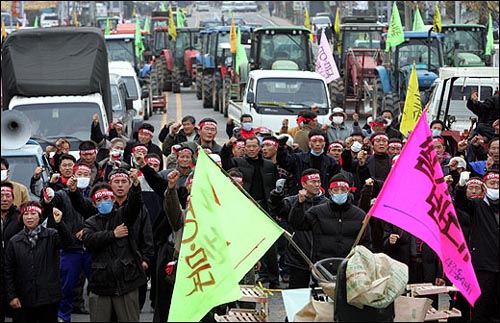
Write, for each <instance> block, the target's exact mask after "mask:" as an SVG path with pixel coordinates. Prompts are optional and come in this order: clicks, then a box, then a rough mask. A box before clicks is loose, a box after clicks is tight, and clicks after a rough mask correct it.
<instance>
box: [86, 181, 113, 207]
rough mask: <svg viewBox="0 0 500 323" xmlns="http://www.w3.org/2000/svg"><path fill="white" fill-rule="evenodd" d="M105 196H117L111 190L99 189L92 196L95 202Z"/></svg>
mask: <svg viewBox="0 0 500 323" xmlns="http://www.w3.org/2000/svg"><path fill="white" fill-rule="evenodd" d="M110 180H111V178H110ZM105 196H109V197H113V196H115V194H113V192H111V191H109V190H101V191H97V192H96V193H95V194H94V196H92V201H94V202H95V201H96V200H97V199H98V198H101V197H105Z"/></svg>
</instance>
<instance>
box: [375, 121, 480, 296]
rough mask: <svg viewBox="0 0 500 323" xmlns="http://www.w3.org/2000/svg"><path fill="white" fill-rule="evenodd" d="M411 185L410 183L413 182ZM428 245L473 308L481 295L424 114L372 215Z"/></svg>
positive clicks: (383, 189) (390, 175)
mask: <svg viewBox="0 0 500 323" xmlns="http://www.w3.org/2000/svg"><path fill="white" fill-rule="evenodd" d="M408 179H411V180H408ZM369 214H371V215H372V216H374V217H377V218H380V219H382V220H384V221H387V222H389V223H392V224H394V225H396V226H398V227H400V228H401V229H403V230H405V231H407V232H409V233H411V234H412V235H414V236H415V237H417V238H420V239H421V240H423V241H424V242H425V243H427V245H428V246H429V247H430V248H432V249H433V250H434V252H436V254H437V255H438V257H439V258H440V259H441V261H442V264H443V270H444V272H445V274H446V276H447V277H448V279H449V280H450V281H451V282H452V283H453V284H454V285H455V286H456V287H457V288H458V289H459V290H460V292H461V293H462V294H463V295H464V297H465V298H466V299H467V301H468V302H469V303H470V304H474V302H475V301H476V299H477V298H478V297H479V295H480V294H481V290H480V288H479V284H478V282H477V278H476V274H475V273H474V269H473V267H472V262H471V256H470V253H469V250H468V248H467V245H466V242H465V239H464V235H463V233H462V230H461V228H460V224H459V223H458V219H457V216H456V213H455V208H454V206H453V204H452V201H451V196H450V194H449V192H448V187H447V184H446V183H445V181H444V178H443V171H442V169H441V166H440V164H439V161H438V159H437V156H436V152H435V150H434V147H433V141H432V135H431V132H430V129H429V126H428V123H427V118H426V115H425V113H422V115H421V117H420V119H419V121H418V123H417V125H416V126H415V129H414V131H413V132H412V133H411V135H410V138H409V140H408V142H407V143H406V145H405V147H404V149H403V151H402V152H401V155H400V157H399V159H398V161H397V162H396V164H395V165H394V167H393V169H392V170H391V172H390V173H389V176H388V177H387V180H386V183H385V184H384V186H383V188H382V191H381V192H380V194H379V197H378V198H377V200H376V202H375V204H374V205H373V207H372V209H371V210H370V211H369Z"/></svg>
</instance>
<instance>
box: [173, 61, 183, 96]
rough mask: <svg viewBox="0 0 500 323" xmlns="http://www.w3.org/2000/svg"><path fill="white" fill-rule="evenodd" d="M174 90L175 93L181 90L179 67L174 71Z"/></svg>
mask: <svg viewBox="0 0 500 323" xmlns="http://www.w3.org/2000/svg"><path fill="white" fill-rule="evenodd" d="M172 90H173V92H174V93H180V92H181V72H180V71H179V68H177V67H175V68H174V70H173V72H172Z"/></svg>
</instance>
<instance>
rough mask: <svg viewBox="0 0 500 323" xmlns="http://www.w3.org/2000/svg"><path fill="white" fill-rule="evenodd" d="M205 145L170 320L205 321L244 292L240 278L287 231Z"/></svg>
mask: <svg viewBox="0 0 500 323" xmlns="http://www.w3.org/2000/svg"><path fill="white" fill-rule="evenodd" d="M235 185H236V184H233V183H232V182H231V179H230V178H228V177H227V176H226V175H224V173H223V172H222V170H221V169H220V168H219V166H218V165H217V164H216V163H215V162H213V161H212V160H211V158H210V157H209V156H208V155H207V154H206V153H205V152H204V151H203V149H199V155H198V160H197V162H196V171H195V173H194V178H193V186H192V189H191V198H190V202H189V207H188V211H187V213H186V220H185V225H184V232H183V235H182V244H181V249H180V255H179V261H178V267H177V273H176V280H175V286H174V292H173V295H172V302H171V305H170V312H169V317H168V321H169V322H199V321H200V320H201V319H202V318H203V316H205V314H207V313H208V312H209V311H210V310H211V309H212V308H214V307H215V306H218V305H220V304H225V303H228V302H232V301H236V300H238V299H240V298H241V296H242V295H241V292H240V288H239V281H240V280H241V279H242V278H243V277H244V276H245V274H246V273H247V272H248V271H249V270H250V269H251V268H252V267H253V266H255V264H256V263H257V262H258V261H259V259H260V258H261V257H262V256H263V255H264V254H265V253H266V251H267V250H268V249H269V248H270V247H271V246H272V245H273V243H274V242H275V241H276V240H277V239H278V238H279V236H280V235H281V234H282V233H283V229H281V228H280V226H279V225H278V224H277V223H276V222H274V221H273V220H272V219H271V218H269V217H268V216H267V215H266V214H265V213H264V212H263V211H261V209H260V208H259V207H258V206H256V205H255V204H254V202H253V200H251V199H249V198H248V197H246V195H245V194H244V193H243V192H241V191H240V189H239V188H238V187H236V186H235Z"/></svg>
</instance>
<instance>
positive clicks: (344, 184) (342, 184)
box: [330, 181, 349, 189]
mask: <svg viewBox="0 0 500 323" xmlns="http://www.w3.org/2000/svg"><path fill="white" fill-rule="evenodd" d="M336 187H345V188H347V189H349V183H347V182H344V181H337V182H331V183H330V189H334V188H336Z"/></svg>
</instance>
